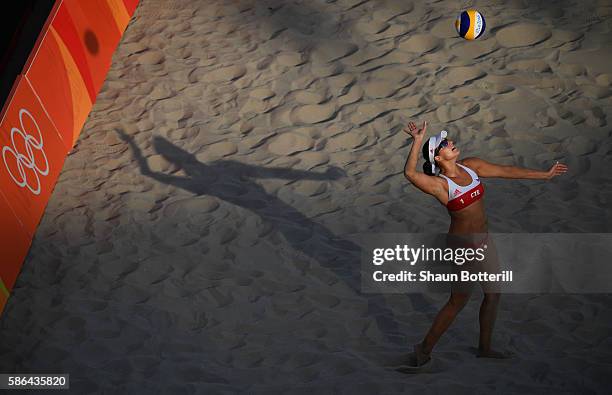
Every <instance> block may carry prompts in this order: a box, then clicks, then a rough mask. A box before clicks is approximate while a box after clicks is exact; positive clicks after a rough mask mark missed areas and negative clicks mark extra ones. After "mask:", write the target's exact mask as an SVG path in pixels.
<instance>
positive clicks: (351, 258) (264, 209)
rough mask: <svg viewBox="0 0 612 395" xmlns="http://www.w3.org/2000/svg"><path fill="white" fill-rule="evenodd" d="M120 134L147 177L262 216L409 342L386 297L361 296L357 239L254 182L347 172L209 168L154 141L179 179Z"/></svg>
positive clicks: (394, 336) (220, 164)
mask: <svg viewBox="0 0 612 395" xmlns="http://www.w3.org/2000/svg"><path fill="white" fill-rule="evenodd" d="M117 133H119V135H120V137H121V138H122V139H123V140H124V141H126V142H127V143H128V144H129V146H130V147H131V150H132V152H133V155H134V157H135V159H136V160H137V162H138V164H139V167H140V171H141V172H142V174H143V175H145V176H147V177H150V178H152V179H154V180H156V181H158V182H161V183H165V184H169V185H173V186H175V187H177V188H182V189H184V190H186V191H189V192H192V193H194V194H195V195H198V196H199V195H209V196H214V197H217V198H218V199H222V200H224V201H226V202H228V203H231V204H235V205H238V206H240V207H243V208H246V209H248V210H250V211H252V212H253V213H255V214H257V215H258V216H260V217H261V218H262V220H264V221H267V222H268V223H270V224H272V225H273V226H274V228H275V229H276V230H277V231H278V232H280V233H281V234H282V235H283V236H284V238H285V240H286V241H287V242H288V243H289V244H290V246H291V247H292V248H293V249H294V250H296V251H299V252H300V253H302V254H304V255H306V256H308V257H310V258H312V259H313V260H315V261H316V262H318V263H319V264H320V265H321V266H322V267H324V268H326V269H328V270H331V271H332V272H333V273H334V274H335V275H336V277H337V278H338V279H340V280H341V281H343V282H344V283H345V284H346V285H347V286H349V287H350V288H351V289H352V290H353V292H355V293H356V294H358V295H360V297H362V298H365V299H367V301H368V313H367V315H368V316H369V317H371V318H373V319H375V320H376V323H377V326H378V328H379V330H380V331H381V333H383V334H384V336H385V337H386V338H387V340H388V341H389V342H391V343H396V344H397V343H403V341H402V339H403V338H404V336H405V334H403V333H401V332H400V331H399V329H398V325H397V323H396V322H395V319H394V317H393V313H392V311H391V310H390V309H389V308H388V307H387V306H386V302H385V299H384V297H383V296H382V295H369V294H362V293H361V289H360V288H361V286H360V253H361V250H360V247H359V246H358V245H357V244H355V243H354V242H352V241H349V240H346V239H342V238H340V237H337V236H336V235H334V234H333V233H332V232H331V231H330V230H329V229H327V228H326V227H325V226H323V225H321V224H319V223H317V222H314V221H312V220H311V219H309V218H307V217H306V216H305V215H304V214H302V213H301V212H299V211H298V210H296V209H295V208H293V207H292V206H290V205H288V204H287V203H285V202H283V201H282V200H280V199H279V198H278V197H276V196H274V195H271V194H268V193H267V192H266V191H265V190H264V188H262V187H261V186H260V185H259V184H257V183H256V182H254V181H252V179H254V178H262V179H265V178H277V179H308V180H336V179H339V178H341V177H343V176H344V172H343V171H342V170H341V169H339V168H329V169H328V170H327V171H326V172H325V173H316V172H309V171H303V170H294V169H289V168H266V167H261V166H253V165H246V164H243V163H240V162H236V161H232V160H218V161H214V162H212V163H210V164H204V163H201V162H200V161H198V160H197V159H196V157H195V155H193V154H191V153H189V152H187V151H185V150H183V149H182V148H180V147H177V146H176V145H174V144H172V143H171V142H169V141H168V140H166V139H164V138H162V137H159V136H156V137H154V139H153V147H154V149H155V151H156V152H157V153H158V154H160V155H162V156H163V157H164V158H165V159H166V160H167V161H168V162H171V163H174V164H175V165H177V166H178V167H179V168H180V169H183V171H184V172H185V173H186V174H187V176H175V175H170V174H164V173H160V172H156V171H152V170H151V169H150V167H149V165H148V163H147V161H146V158H145V157H143V155H142V153H141V151H140V149H139V148H138V146H137V145H136V143H135V142H134V140H133V139H132V138H131V137H130V136H128V135H126V134H125V133H124V132H123V131H120V130H118V131H117Z"/></svg>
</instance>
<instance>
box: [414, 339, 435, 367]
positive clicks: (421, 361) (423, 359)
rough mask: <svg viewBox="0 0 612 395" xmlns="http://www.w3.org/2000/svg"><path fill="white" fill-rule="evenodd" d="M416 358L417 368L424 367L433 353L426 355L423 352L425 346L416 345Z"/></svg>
mask: <svg viewBox="0 0 612 395" xmlns="http://www.w3.org/2000/svg"><path fill="white" fill-rule="evenodd" d="M414 358H415V363H416V366H423V365H425V364H426V363H427V362H429V360H430V359H431V353H426V352H425V351H423V346H422V345H421V344H415V345H414Z"/></svg>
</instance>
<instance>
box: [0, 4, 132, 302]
mask: <svg viewBox="0 0 612 395" xmlns="http://www.w3.org/2000/svg"><path fill="white" fill-rule="evenodd" d="M137 5H138V0H87V1H82V0H57V3H56V4H55V6H54V7H53V10H52V12H51V14H50V15H49V18H48V19H47V22H46V24H45V27H44V28H43V31H42V32H41V34H40V35H39V37H38V40H37V42H36V45H35V48H34V49H33V51H32V53H31V54H30V57H29V59H28V62H27V63H26V66H25V67H24V71H23V74H22V75H20V76H19V78H18V79H17V81H16V82H15V84H14V86H13V90H12V91H11V94H10V95H9V98H8V100H7V102H6V104H5V106H4V108H3V110H2V117H1V119H0V153H1V154H2V160H1V161H0V216H1V217H0V238H1V239H0V240H1V241H0V248H1V250H0V251H3V254H2V255H1V256H0V259H1V261H0V312H1V311H2V308H3V307H4V304H5V303H6V300H7V298H8V294H9V292H10V291H11V289H12V288H13V286H14V284H15V281H16V279H17V275H18V274H19V271H20V269H21V264H22V262H23V260H24V259H25V256H26V254H27V252H28V249H29V247H30V243H31V240H32V237H33V236H34V233H35V232H36V228H37V226H38V223H39V222H40V218H41V217H42V215H43V213H44V210H45V207H46V205H47V201H48V200H49V197H50V196H51V192H52V190H53V187H54V186H55V182H56V181H57V178H58V176H59V173H60V171H61V169H62V166H63V164H64V160H65V158H66V155H67V153H68V152H69V151H70V149H72V147H73V146H74V143H75V142H76V140H77V138H78V137H79V134H80V132H81V128H82V127H83V124H84V123H85V120H86V119H87V116H88V115H89V112H90V110H91V107H92V106H93V103H94V101H95V98H96V95H97V94H98V91H99V90H100V88H101V87H102V84H103V83H104V79H105V78H106V73H107V72H108V69H109V67H110V64H111V59H112V56H113V52H114V51H115V48H116V47H117V44H118V43H119V40H120V39H121V36H122V34H123V31H124V30H125V28H126V27H127V24H128V22H129V20H130V18H131V16H132V14H133V13H134V11H135V9H136V6H137Z"/></svg>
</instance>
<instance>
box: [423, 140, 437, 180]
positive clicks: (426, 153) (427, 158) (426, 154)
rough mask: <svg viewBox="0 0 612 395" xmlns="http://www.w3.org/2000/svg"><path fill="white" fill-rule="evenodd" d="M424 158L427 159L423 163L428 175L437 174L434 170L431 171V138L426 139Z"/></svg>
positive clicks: (424, 170) (424, 171)
mask: <svg viewBox="0 0 612 395" xmlns="http://www.w3.org/2000/svg"><path fill="white" fill-rule="evenodd" d="M423 158H424V159H425V163H423V173H425V174H427V175H428V176H435V174H434V172H432V171H431V162H430V161H429V140H427V141H425V144H423Z"/></svg>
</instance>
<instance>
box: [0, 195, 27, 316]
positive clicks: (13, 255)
mask: <svg viewBox="0 0 612 395" xmlns="http://www.w3.org/2000/svg"><path fill="white" fill-rule="evenodd" d="M31 241H32V239H31V238H30V237H29V236H28V235H27V234H26V232H25V231H24V229H23V227H22V225H21V223H20V222H19V220H18V219H17V217H16V216H15V214H14V213H13V210H11V208H10V207H9V205H8V203H7V202H6V200H5V198H4V195H2V193H1V192H0V251H2V255H1V256H0V301H1V299H2V298H3V296H6V297H8V293H9V292H10V290H11V289H13V286H14V285H15V280H17V275H18V274H19V270H20V269H21V263H22V262H23V260H24V259H25V257H26V255H27V253H28V249H29V248H30V243H31ZM0 304H2V303H0ZM1 311H2V307H0V312H1Z"/></svg>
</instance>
